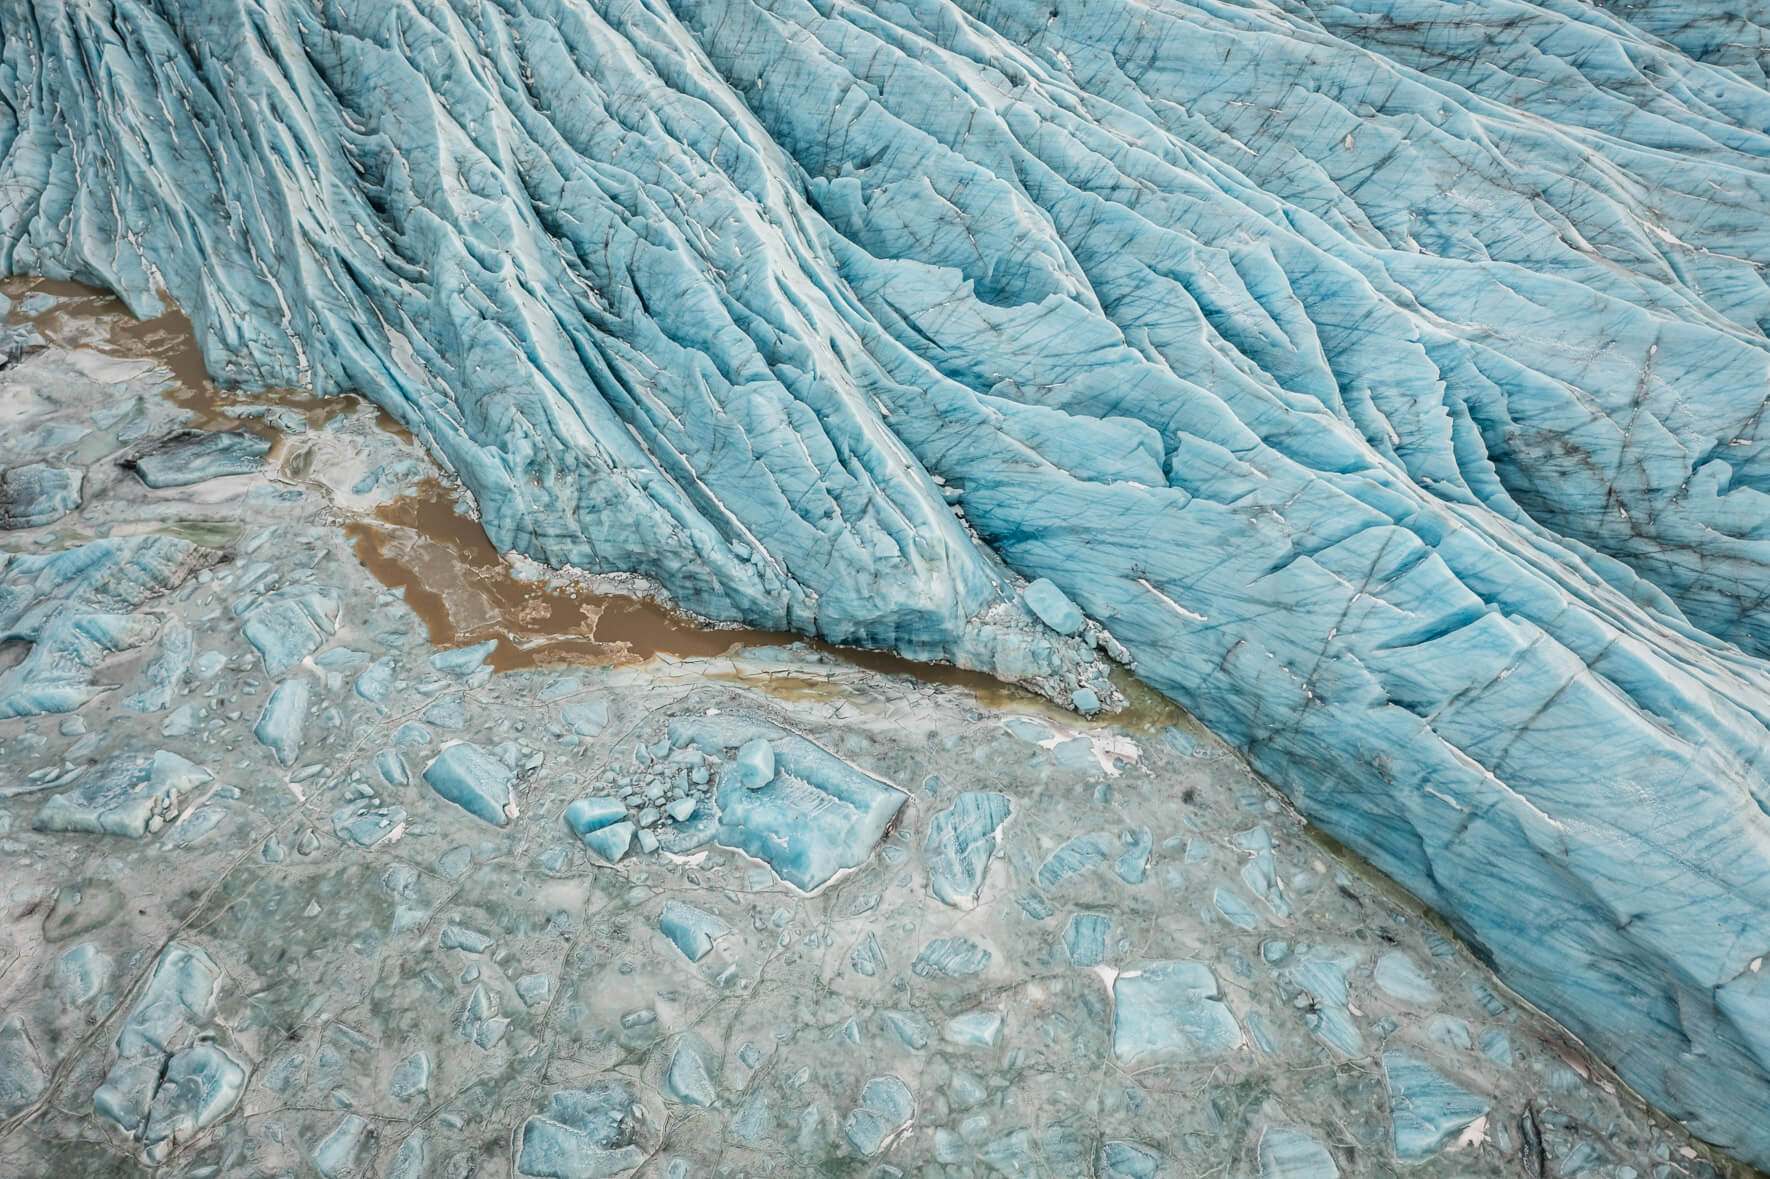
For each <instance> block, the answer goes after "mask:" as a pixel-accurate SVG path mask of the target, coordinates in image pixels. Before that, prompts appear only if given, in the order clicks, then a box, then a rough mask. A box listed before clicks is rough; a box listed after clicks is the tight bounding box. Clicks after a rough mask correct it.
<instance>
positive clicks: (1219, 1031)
mask: <svg viewBox="0 0 1770 1179" xmlns="http://www.w3.org/2000/svg"><path fill="white" fill-rule="evenodd" d="M1112 996H1113V1015H1112V1054H1113V1055H1114V1056H1115V1057H1117V1058H1118V1059H1119V1060H1120V1061H1123V1062H1125V1063H1127V1064H1137V1063H1144V1062H1149V1061H1160V1060H1196V1059H1200V1058H1206V1057H1212V1056H1221V1055H1223V1054H1224V1053H1225V1052H1228V1051H1230V1050H1232V1049H1234V1048H1237V1047H1239V1046H1240V1045H1241V1042H1242V1033H1241V1028H1240V1027H1239V1026H1238V1025H1237V1024H1236V1022H1235V1017H1234V1016H1233V1015H1231V1014H1230V1013H1229V1008H1228V1007H1226V1006H1224V1004H1223V1000H1222V998H1221V996H1220V993H1219V991H1218V987H1217V979H1216V976H1215V975H1213V974H1212V973H1211V970H1210V968H1209V967H1208V966H1205V965H1203V964H1202V963H1198V962H1141V963H1138V964H1137V965H1135V966H1131V967H1129V968H1127V969H1126V970H1124V971H1122V972H1121V973H1120V974H1119V975H1118V977H1117V978H1116V979H1114V980H1113V984H1112Z"/></svg>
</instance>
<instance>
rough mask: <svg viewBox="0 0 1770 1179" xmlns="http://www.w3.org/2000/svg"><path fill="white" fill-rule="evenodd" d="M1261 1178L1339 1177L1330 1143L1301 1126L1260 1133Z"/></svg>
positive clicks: (1335, 1178) (1319, 1178) (1320, 1178)
mask: <svg viewBox="0 0 1770 1179" xmlns="http://www.w3.org/2000/svg"><path fill="white" fill-rule="evenodd" d="M1259 1156H1260V1179H1340V1168H1339V1167H1338V1166H1336V1165H1335V1164H1334V1156H1333V1155H1331V1154H1329V1153H1328V1149H1327V1147H1325V1146H1323V1145H1322V1144H1321V1143H1319V1142H1317V1141H1316V1140H1315V1139H1313V1138H1311V1137H1310V1136H1309V1135H1307V1134H1305V1133H1303V1131H1301V1130H1274V1129H1268V1130H1264V1131H1262V1132H1261V1134H1260V1149H1259Z"/></svg>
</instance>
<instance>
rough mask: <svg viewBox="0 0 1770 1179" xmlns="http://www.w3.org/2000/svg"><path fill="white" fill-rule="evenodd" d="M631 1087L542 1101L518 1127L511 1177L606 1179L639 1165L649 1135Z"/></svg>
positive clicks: (604, 1084)
mask: <svg viewBox="0 0 1770 1179" xmlns="http://www.w3.org/2000/svg"><path fill="white" fill-rule="evenodd" d="M643 1108H644V1107H643V1106H641V1105H640V1104H639V1096H638V1094H637V1093H635V1092H634V1090H633V1087H632V1086H631V1085H630V1084H628V1083H627V1082H625V1081H622V1080H606V1081H597V1082H594V1083H592V1084H591V1085H589V1086H588V1087H586V1088H584V1089H567V1090H563V1091H561V1092H558V1093H555V1094H553V1095H552V1096H550V1097H549V1098H548V1099H547V1112H546V1113H544V1114H537V1115H536V1116H534V1117H531V1118H529V1119H528V1121H526V1122H524V1123H523V1124H522V1138H521V1144H520V1145H519V1147H518V1149H517V1156H516V1173H517V1174H518V1175H525V1176H532V1177H533V1179H612V1177H613V1176H617V1175H623V1174H626V1173H627V1172H629V1171H632V1170H635V1169H637V1168H638V1167H639V1165H640V1164H641V1163H643V1162H645V1160H646V1158H647V1156H648V1155H649V1153H650V1151H649V1149H648V1147H649V1146H650V1145H651V1142H650V1139H651V1138H652V1135H650V1134H648V1133H647V1132H646V1131H647V1130H648V1129H649V1127H648V1126H647V1125H646V1123H645V1121H644V1116H643Z"/></svg>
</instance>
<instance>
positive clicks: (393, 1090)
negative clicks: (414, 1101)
mask: <svg viewBox="0 0 1770 1179" xmlns="http://www.w3.org/2000/svg"><path fill="white" fill-rule="evenodd" d="M429 1088H430V1056H429V1054H428V1053H425V1052H414V1053H412V1054H411V1055H410V1056H408V1057H406V1058H405V1059H404V1060H402V1061H400V1062H399V1064H397V1065H395V1066H394V1069H393V1076H392V1077H391V1078H390V1079H389V1081H388V1084H387V1091H388V1093H389V1094H390V1095H392V1097H393V1099H394V1100H395V1101H407V1100H410V1099H411V1098H413V1097H416V1096H417V1095H418V1094H420V1093H424V1092H426V1091H428V1090H429Z"/></svg>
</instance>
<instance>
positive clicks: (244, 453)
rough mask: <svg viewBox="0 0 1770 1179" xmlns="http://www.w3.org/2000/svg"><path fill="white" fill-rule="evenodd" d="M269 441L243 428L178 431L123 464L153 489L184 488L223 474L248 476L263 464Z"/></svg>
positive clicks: (268, 450) (268, 451)
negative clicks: (133, 470) (132, 469)
mask: <svg viewBox="0 0 1770 1179" xmlns="http://www.w3.org/2000/svg"><path fill="white" fill-rule="evenodd" d="M268 453H270V441H269V440H268V439H265V438H260V437H259V436H258V435H256V434H249V433H247V432H246V431H244V430H178V431H176V432H174V433H172V434H168V435H167V436H166V437H164V438H162V439H160V440H159V441H158V442H155V443H154V444H153V446H152V447H150V448H149V449H148V450H146V451H144V452H143V453H141V454H139V455H137V456H136V457H135V458H133V459H130V460H128V461H126V462H125V463H124V464H123V465H124V466H128V467H133V468H135V473H136V475H137V476H139V477H140V479H141V481H142V482H143V483H145V484H147V485H148V486H149V487H152V488H155V489H156V490H157V489H159V488H164V487H188V486H190V485H191V484H193V483H201V482H203V481H205V480H207V479H218V478H221V477H222V476H224V475H250V474H251V473H252V472H254V471H256V470H258V469H259V468H260V467H261V466H263V465H264V456H265V455H266V454H268Z"/></svg>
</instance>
